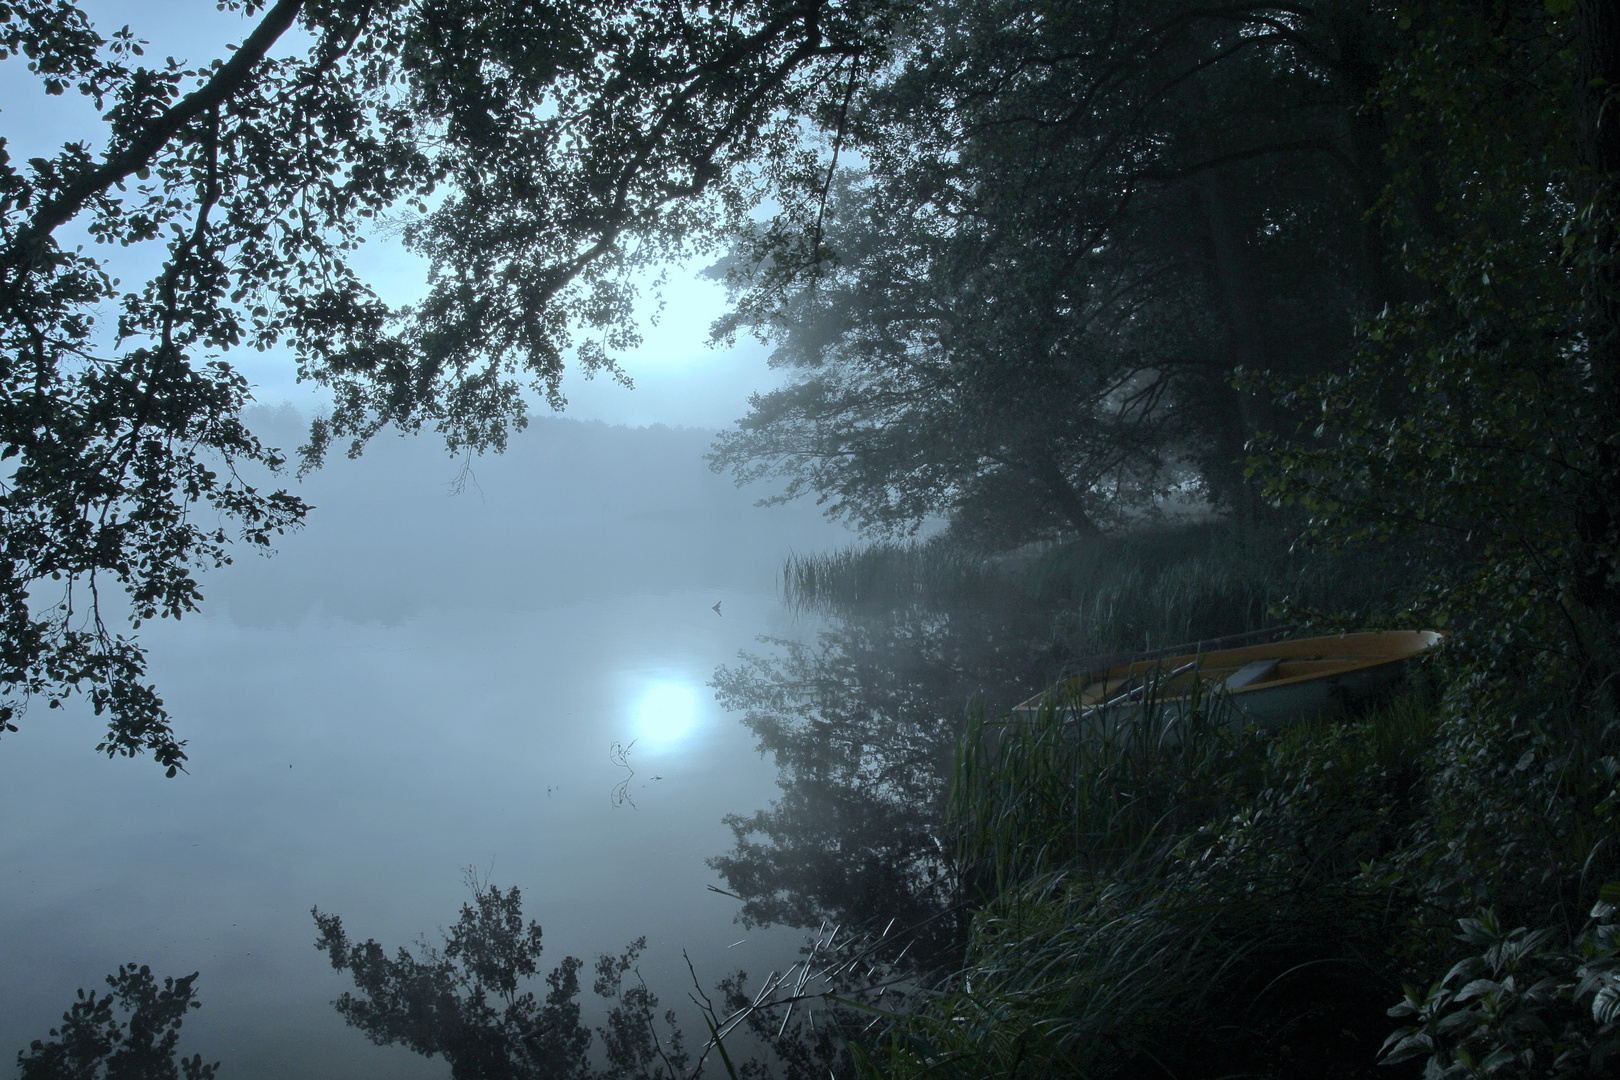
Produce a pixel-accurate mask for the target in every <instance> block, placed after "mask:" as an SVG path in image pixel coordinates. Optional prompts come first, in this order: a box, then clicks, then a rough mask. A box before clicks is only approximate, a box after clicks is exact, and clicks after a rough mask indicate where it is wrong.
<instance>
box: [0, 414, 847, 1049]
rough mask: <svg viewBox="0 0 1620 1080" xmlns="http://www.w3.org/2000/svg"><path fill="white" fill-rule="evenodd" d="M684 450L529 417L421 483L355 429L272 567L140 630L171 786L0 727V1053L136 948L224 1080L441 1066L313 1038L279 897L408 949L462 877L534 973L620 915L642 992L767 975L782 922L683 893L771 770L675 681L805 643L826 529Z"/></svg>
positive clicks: (319, 982) (612, 926) (313, 975)
mask: <svg viewBox="0 0 1620 1080" xmlns="http://www.w3.org/2000/svg"><path fill="white" fill-rule="evenodd" d="M259 420H260V424H261V425H262V426H265V427H266V428H267V429H269V430H270V431H271V433H272V435H279V438H278V440H277V441H280V442H282V443H283V445H290V444H293V443H294V442H295V440H296V428H294V427H292V426H291V425H292V422H293V420H294V418H292V417H290V416H286V415H280V416H261V417H260V418H259ZM278 425H280V426H281V427H280V428H278ZM706 444H707V436H705V435H703V434H702V433H698V432H689V431H669V430H664V429H651V430H647V429H636V430H627V429H623V428H619V429H612V428H607V427H604V426H602V425H591V424H578V423H574V422H570V421H561V420H551V421H542V422H540V423H538V424H537V425H536V428H535V429H534V430H532V431H531V432H529V433H527V434H525V435H524V436H523V437H522V438H521V439H520V440H519V441H518V442H517V443H516V444H515V445H514V446H513V449H512V451H511V452H510V453H509V454H508V455H507V456H506V457H505V458H504V459H500V460H495V461H489V462H484V463H479V464H477V466H476V469H475V473H474V476H473V478H472V481H471V482H469V483H468V484H467V485H465V487H464V488H463V490H462V492H461V494H459V495H450V494H448V493H447V482H448V481H451V480H453V479H454V477H455V476H456V474H457V469H456V467H455V465H454V463H450V462H447V461H446V460H445V459H444V458H443V457H442V456H441V455H440V454H438V453H437V452H436V450H435V448H434V447H433V446H432V445H431V444H430V442H428V441H427V440H420V441H392V440H389V441H386V442H384V443H380V444H379V445H378V446H376V447H374V448H373V449H372V450H370V451H368V453H367V455H366V457H365V458H363V459H362V460H360V461H358V462H348V461H341V460H340V461H337V462H334V463H333V464H332V465H331V466H329V467H328V469H327V470H326V471H325V472H324V473H322V474H320V475H318V476H316V477H315V478H314V479H312V480H311V481H310V482H309V483H307V484H306V485H304V488H305V491H304V494H305V496H306V498H309V499H310V501H312V502H315V503H317V504H318V505H319V507H320V509H318V510H317V512H316V514H315V515H314V520H313V523H312V524H311V526H310V527H309V528H308V529H307V530H305V532H304V533H303V534H301V535H299V536H296V537H292V538H290V539H288V540H287V542H286V543H285V544H284V545H283V550H282V551H281V553H280V555H279V556H278V557H277V558H275V559H270V560H262V559H258V558H254V557H251V556H249V557H248V558H247V559H245V560H244V562H243V563H241V564H240V565H238V566H235V567H232V568H229V569H227V570H226V571H223V572H221V573H218V574H213V575H210V577H209V578H208V579H207V580H206V591H207V593H208V597H209V599H208V603H207V608H206V612H207V613H206V614H204V615H202V616H199V617H190V618H187V619H186V620H185V621H184V622H182V623H180V624H172V623H165V624H161V625H159V626H157V627H153V628H149V630H148V632H147V633H146V635H145V639H146V641H147V642H148V644H149V645H150V646H151V649H152V655H153V665H152V666H153V671H152V674H153V677H154V679H155V681H157V683H158V684H159V686H160V687H161V689H162V690H163V692H164V694H165V697H166V700H167V702H168V704H169V706H170V709H171V712H172V713H173V714H174V716H175V717H176V722H177V725H178V726H179V728H180V731H181V734H182V735H183V736H184V737H187V738H189V739H190V745H189V746H188V752H189V753H190V762H189V768H190V774H189V775H184V776H181V777H179V778H177V779H174V780H167V779H165V778H164V777H163V776H162V773H161V771H160V770H159V769H157V768H156V767H155V766H154V765H153V764H152V763H151V762H150V761H147V760H137V761H133V762H130V761H123V760H120V761H113V762H109V761H107V760H106V759H104V758H101V757H99V756H97V755H96V754H94V753H93V752H92V751H91V749H90V747H91V746H93V744H94V742H95V741H96V738H97V732H98V725H97V724H96V723H95V721H94V719H93V718H91V717H89V716H88V715H87V714H86V713H85V712H80V711H76V710H75V711H70V712H69V713H68V714H67V715H65V716H63V715H57V714H47V711H46V710H44V709H36V710H34V711H33V712H32V713H31V714H29V715H28V716H26V717H25V718H24V723H23V724H22V725H21V727H22V730H21V732H19V733H18V734H15V735H10V736H8V737H7V738H6V739H5V741H4V743H3V744H0V821H4V823H5V828H4V829H3V830H0V868H3V871H0V872H3V879H0V904H3V905H4V909H5V911H6V913H7V916H8V917H7V919H6V920H5V923H4V926H3V927H0V968H3V969H4V971H5V972H6V978H5V979H3V980H0V1054H3V1055H5V1060H7V1061H8V1062H9V1061H10V1060H11V1055H12V1054H14V1053H15V1051H16V1050H17V1049H20V1048H21V1047H23V1046H24V1045H26V1043H27V1041H28V1040H29V1039H30V1038H37V1037H41V1036H43V1035H44V1034H45V1033H46V1031H47V1029H48V1028H49V1027H50V1026H52V1024H54V1023H55V1022H56V1021H57V1018H58V1017H59V1016H60V1014H61V1012H62V1011H63V1010H64V1009H65V1008H66V1007H67V1005H68V1004H69V1002H70V1001H71V1000H72V997H73V993H74V991H75V989H76V988H78V987H80V986H85V987H89V986H98V985H99V984H100V982H101V978H102V976H104V975H105V974H107V973H108V972H110V971H112V970H113V969H115V968H116V966H117V965H118V964H119V963H124V962H129V961H137V962H140V963H145V964H150V965H151V966H152V967H153V969H154V970H155V971H157V972H158V973H160V974H174V975H183V974H188V973H190V972H192V971H200V972H201V973H202V975H201V978H200V980H199V982H198V987H199V990H200V996H201V999H202V1001H203V1008H202V1010H201V1011H200V1012H198V1013H196V1014H194V1016H193V1018H192V1019H191V1020H188V1021H187V1024H186V1029H185V1037H184V1040H183V1043H182V1046H183V1047H184V1048H185V1049H186V1050H187V1052H192V1051H200V1052H202V1053H203V1054H204V1056H205V1057H206V1058H207V1059H209V1060H213V1059H216V1058H218V1059H221V1060H223V1062H224V1065H225V1075H226V1076H229V1077H252V1078H257V1077H272V1076H275V1077H286V1076H302V1077H334V1078H335V1077H384V1076H387V1077H413V1076H424V1077H427V1076H444V1075H447V1073H448V1070H447V1069H446V1067H445V1066H444V1065H443V1063H442V1062H437V1061H433V1062H429V1061H427V1060H425V1059H421V1058H417V1057H415V1056H414V1055H411V1054H409V1053H407V1052H404V1051H401V1050H397V1049H393V1050H390V1049H385V1048H377V1047H373V1046H371V1045H370V1044H369V1043H368V1042H367V1041H366V1040H365V1039H364V1038H363V1037H362V1036H361V1035H359V1034H358V1033H357V1032H355V1031H352V1030H350V1029H346V1028H345V1027H344V1026H343V1024H342V1021H341V1020H340V1018H339V1017H338V1016H337V1015H336V1013H335V1012H333V1010H332V1009H331V1006H330V1002H331V1000H332V999H333V998H334V997H336V996H337V994H338V993H340V992H341V991H342V990H343V989H345V988H346V984H345V981H344V979H343V977H341V976H339V975H337V974H336V973H334V972H332V971H331V969H330V968H329V967H328V966H327V965H326V961H325V959H324V957H323V956H322V955H321V954H319V953H317V952H316V950H315V949H314V948H313V947H312V942H313V941H314V937H315V931H314V926H313V923H312V922H311V919H310V916H309V909H310V907H311V906H315V905H318V906H319V907H321V909H322V910H325V911H333V912H337V913H340V914H341V915H342V916H343V917H344V921H345V923H346V925H347V927H348V928H349V930H350V933H351V936H354V937H358V938H360V939H364V938H366V937H375V938H377V939H378V940H379V941H381V942H382V943H383V944H384V945H386V946H388V947H390V948H393V947H395V946H398V945H409V944H411V943H412V942H413V941H414V940H415V939H416V938H417V937H418V936H419V935H423V934H426V935H428V936H429V938H430V939H431V940H435V941H437V940H438V931H439V929H440V928H441V927H444V926H447V925H449V924H450V923H451V922H453V921H454V920H455V917H456V912H457V910H458V909H459V906H460V904H461V903H462V902H463V901H464V900H465V899H467V897H468V893H467V891H466V887H465V885H464V884H463V882H462V875H463V868H465V867H468V866H473V867H475V868H476V869H477V872H478V874H479V875H481V876H482V875H486V874H487V875H489V877H490V880H492V881H493V882H495V883H497V884H501V885H517V886H520V887H521V888H522V890H523V895H524V900H525V907H526V910H527V913H528V914H529V915H530V916H531V917H533V918H536V919H538V920H539V921H540V922H541V924H542V925H543V926H544V927H545V940H546V943H547V957H546V960H547V961H548V964H547V966H549V965H550V964H554V963H556V962H558V961H560V960H561V959H562V957H563V956H564V955H566V954H573V955H577V956H582V957H585V958H586V959H587V960H590V959H592V958H594V956H595V955H596V954H597V953H598V952H603V951H609V950H613V951H617V950H618V949H619V948H620V947H622V946H623V945H624V944H625V943H626V942H628V941H629V940H632V939H634V938H636V937H638V936H641V935H643V934H645V935H646V936H647V938H648V940H649V950H648V953H647V955H646V958H645V961H644V963H643V965H642V970H643V973H644V974H645V975H646V976H647V978H648V981H649V982H650V983H651V984H652V985H653V987H654V989H655V990H656V991H658V992H660V994H661V995H662V996H663V997H664V998H665V1000H666V1003H673V1002H677V1001H679V1000H681V999H684V997H685V985H684V984H685V969H684V965H683V964H682V961H681V957H680V954H681V950H682V949H683V948H684V949H686V950H689V951H690V953H691V955H692V957H693V959H694V961H695V962H696V964H697V966H698V968H699V971H700V973H702V974H703V975H704V977H705V979H706V981H710V982H712V981H713V980H714V979H717V978H718V977H719V976H720V975H721V974H723V973H724V972H725V971H727V970H732V969H735V968H737V967H743V968H747V969H748V970H749V971H750V972H751V973H752V974H754V975H755V976H756V978H757V977H758V976H761V975H763V974H764V973H765V971H766V970H767V969H769V968H771V967H776V966H781V965H782V964H784V963H785V962H787V961H788V960H789V959H790V958H791V956H792V955H793V953H794V951H795V950H796V948H797V945H798V941H799V938H798V936H797V935H796V934H794V933H792V932H775V933H771V934H764V933H759V932H755V933H752V934H750V933H748V932H746V931H744V930H743V929H742V928H741V927H740V926H738V925H736V924H735V923H734V922H733V916H734V913H735V911H736V907H737V903H736V901H734V900H731V899H729V898H727V897H724V896H721V895H717V894H715V893H713V892H711V891H709V890H708V888H707V885H708V884H709V883H711V882H717V880H718V879H717V878H716V877H715V875H714V873H713V872H712V871H711V870H709V869H708V867H707V866H706V865H705V859H707V858H708V857H710V856H713V855H717V854H719V853H721V852H722V851H724V850H726V849H727V848H728V847H729V846H730V840H731V838H730V833H729V831H728V830H727V829H725V827H724V826H722V825H721V823H720V819H721V817H722V815H724V814H726V813H728V812H733V811H745V812H746V811H751V810H754V809H756V808H759V807H761V806H763V805H765V804H766V803H767V802H768V801H769V800H770V798H771V797H772V795H773V794H774V793H775V790H776V789H775V785H774V779H775V772H774V768H773V767H772V764H771V763H770V762H769V761H762V760H761V759H760V757H759V755H758V754H757V753H756V752H755V751H754V749H753V745H752V738H751V736H750V735H749V734H748V733H747V732H746V731H744V730H743V729H742V728H741V726H740V725H739V724H737V722H736V720H735V718H731V717H728V716H727V715H726V714H724V713H723V712H722V711H720V710H719V709H718V707H717V706H716V705H715V703H714V700H713V691H712V690H710V689H709V688H708V687H707V686H706V683H707V681H708V680H709V678H710V677H711V675H712V673H713V671H714V668H715V666H716V665H717V664H720V663H724V662H726V661H729V660H731V659H732V658H734V657H735V656H736V654H737V652H738V650H739V649H745V648H758V646H757V645H756V644H755V641H754V639H755V637H756V635H759V634H761V633H769V634H776V635H784V636H792V635H795V634H801V633H806V632H808V630H807V628H806V627H803V626H800V625H798V624H796V623H795V622H794V620H793V619H792V618H791V617H790V616H789V615H788V614H787V613H786V612H784V611H783V609H782V608H781V605H780V604H779V602H778V600H777V593H776V580H777V574H778V571H779V568H780V566H781V561H782V559H783V558H784V557H785V556H786V555H787V554H788V553H789V552H790V551H793V550H797V551H807V550H817V549H821V548H825V547H830V546H836V545H838V544H841V543H845V542H847V541H848V539H849V536H848V534H846V533H844V532H843V531H842V530H839V529H835V528H833V527H831V526H828V525H826V524H825V523H824V522H822V521H821V520H820V519H819V517H817V516H816V514H815V512H814V510H813V508H802V507H790V508H778V509H774V510H759V509H755V508H754V507H752V506H751V502H752V500H753V499H754V498H755V497H757V493H739V492H737V491H735V490H734V489H732V488H731V486H730V484H729V482H728V481H726V480H725V479H723V478H720V477H715V476H712V475H711V474H709V473H708V471H707V469H706V467H705V465H704V464H703V462H702V461H701V460H700V458H699V455H700V454H701V453H702V451H703V449H704V448H705V446H706ZM716 601H719V602H720V604H721V614H719V615H717V614H716V613H715V612H714V610H713V605H714V604H715V602H716ZM615 743H617V744H619V745H621V746H628V748H629V749H628V753H627V755H626V756H625V758H624V762H625V763H626V764H627V766H628V767H626V765H621V764H616V763H615V761H614V760H613V758H612V756H611V750H612V748H613V745H614V744H615ZM739 942H740V944H739ZM588 997H589V995H588V993H587V998H588Z"/></svg>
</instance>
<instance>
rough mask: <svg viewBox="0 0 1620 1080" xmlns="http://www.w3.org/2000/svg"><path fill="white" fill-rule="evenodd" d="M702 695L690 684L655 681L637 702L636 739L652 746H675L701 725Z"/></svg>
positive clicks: (665, 747) (662, 747)
mask: <svg viewBox="0 0 1620 1080" xmlns="http://www.w3.org/2000/svg"><path fill="white" fill-rule="evenodd" d="M697 719H698V696H697V691H696V690H695V689H694V688H693V687H692V686H691V684H689V683H685V682H677V681H674V680H663V681H660V682H655V683H652V684H651V685H649V686H648V687H647V689H646V690H645V691H644V692H643V693H642V695H641V700H640V701H638V702H637V703H636V711H635V723H636V738H637V740H639V741H640V742H641V744H642V745H643V746H646V747H648V748H649V749H664V750H667V749H673V748H674V747H676V746H677V745H679V744H680V743H681V742H682V741H683V740H685V739H686V738H687V737H688V736H690V735H691V734H692V733H693V731H694V729H696V727H697Z"/></svg>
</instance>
